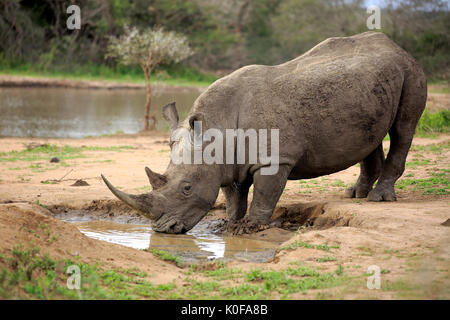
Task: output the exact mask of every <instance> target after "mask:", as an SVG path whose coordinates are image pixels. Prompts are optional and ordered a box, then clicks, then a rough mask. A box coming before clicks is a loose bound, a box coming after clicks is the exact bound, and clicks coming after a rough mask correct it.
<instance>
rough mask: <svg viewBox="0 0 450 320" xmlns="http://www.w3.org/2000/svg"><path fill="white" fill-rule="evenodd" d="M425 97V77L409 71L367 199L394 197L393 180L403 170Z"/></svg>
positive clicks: (392, 199) (395, 179) (385, 199)
mask: <svg viewBox="0 0 450 320" xmlns="http://www.w3.org/2000/svg"><path fill="white" fill-rule="evenodd" d="M426 100H427V88H426V79H425V76H424V75H423V74H421V73H420V72H417V75H416V73H411V74H410V75H409V76H408V77H407V78H406V81H405V83H404V85H403V91H402V97H401V101H400V104H399V107H398V111H397V115H396V117H395V120H394V123H393V125H392V127H391V129H390V130H389V135H390V138H391V144H390V148H389V153H388V155H387V157H386V161H385V163H384V166H383V170H382V171H381V175H380V178H379V179H378V183H377V185H376V187H375V189H373V190H372V191H370V192H369V195H368V200H369V201H383V200H384V201H395V200H396V196H395V191H394V184H395V182H396V181H397V179H398V178H400V176H401V175H402V174H403V172H404V171H405V162H406V157H407V155H408V151H409V148H410V147H411V143H412V140H413V137H414V132H415V129H416V125H417V122H418V121H419V119H420V116H421V115H422V112H423V110H424V109H425V104H426Z"/></svg>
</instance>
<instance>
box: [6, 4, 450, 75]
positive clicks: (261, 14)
mask: <svg viewBox="0 0 450 320" xmlns="http://www.w3.org/2000/svg"><path fill="white" fill-rule="evenodd" d="M382 3H383V6H382V10H381V24H382V30H381V31H383V32H385V33H387V34H388V35H389V36H390V37H391V38H392V39H393V40H394V41H396V42H397V43H398V44H399V45H401V46H402V47H403V48H405V49H406V50H407V51H408V52H410V53H411V54H412V55H414V56H415V57H416V58H417V59H418V60H419V62H420V63H421V64H422V65H423V67H424V68H425V70H426V72H427V74H428V76H432V77H441V78H446V79H448V76H449V61H450V59H449V58H450V54H449V52H450V44H449V43H450V41H449V30H450V14H449V7H448V3H447V1H443V0H405V1H395V0H388V1H385V2H382ZM70 4H77V5H79V6H80V8H81V29H80V30H73V31H72V30H68V29H67V27H66V20H67V17H68V14H67V13H66V8H67V7H68V6H69V5H70ZM366 5H367V2H366V1H363V0H258V1H251V0H40V1H39V0H0V68H1V66H4V67H11V66H12V67H14V66H17V65H21V64H31V65H33V66H34V67H36V68H38V69H42V70H52V69H64V70H70V69H71V68H74V67H77V66H93V65H94V66H98V65H107V66H108V67H111V68H115V67H116V66H115V62H114V61H108V60H105V58H104V54H105V50H106V43H107V39H108V37H109V36H117V35H120V34H121V33H122V32H123V27H124V26H125V25H130V26H136V27H138V28H151V27H158V26H159V27H164V28H165V29H167V30H174V31H177V32H181V33H184V34H185V35H187V36H188V37H189V40H190V43H191V45H192V47H193V48H194V49H195V50H196V54H195V55H194V56H192V57H191V58H190V59H189V60H188V61H186V62H185V63H184V66H183V67H182V68H185V67H186V66H190V68H195V69H200V70H208V71H216V72H217V71H219V73H220V71H222V70H223V71H228V70H232V69H235V68H238V67H240V66H243V65H246V64H252V63H258V64H276V63H280V62H283V61H286V60H289V59H291V58H293V57H296V56H298V55H300V54H302V53H303V52H305V51H306V50H308V49H310V48H311V47H312V46H314V45H315V44H317V43H318V42H320V41H322V40H324V39H326V38H328V37H332V36H347V35H352V34H355V33H359V32H364V31H367V27H366V20H367V18H368V17H369V14H368V13H366ZM163 68H164V69H166V70H170V69H173V68H174V67H173V66H163ZM175 68H180V67H175Z"/></svg>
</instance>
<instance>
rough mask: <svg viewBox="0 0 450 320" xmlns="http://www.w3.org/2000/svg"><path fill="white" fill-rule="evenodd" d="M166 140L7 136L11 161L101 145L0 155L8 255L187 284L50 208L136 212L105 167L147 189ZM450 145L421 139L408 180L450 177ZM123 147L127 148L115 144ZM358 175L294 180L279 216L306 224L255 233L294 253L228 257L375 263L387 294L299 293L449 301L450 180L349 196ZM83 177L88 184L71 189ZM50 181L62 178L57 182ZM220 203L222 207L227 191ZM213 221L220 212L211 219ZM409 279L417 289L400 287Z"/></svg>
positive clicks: (179, 273)
mask: <svg viewBox="0 0 450 320" xmlns="http://www.w3.org/2000/svg"><path fill="white" fill-rule="evenodd" d="M167 142H168V135H167V134H163V133H151V134H145V135H144V134H140V135H116V136H109V137H98V138H86V139H37V138H35V139H33V138H1V139H0V155H2V157H3V158H5V157H6V158H7V157H13V156H14V154H12V153H11V151H14V150H15V151H21V150H25V149H26V148H27V147H28V148H29V147H30V146H36V145H41V144H51V145H56V146H60V147H62V146H65V145H70V146H73V147H83V146H88V147H96V146H97V147H102V148H103V149H101V150H83V151H82V152H81V154H82V156H80V155H79V154H76V155H73V154H67V155H66V156H68V157H67V159H64V160H63V161H62V162H61V163H50V161H49V160H50V157H51V156H52V155H51V154H48V158H45V159H38V160H35V159H34V160H33V159H31V160H30V159H26V160H23V159H22V160H15V161H0V238H1V239H0V253H3V254H5V255H7V254H9V252H10V250H11V248H12V247H13V246H14V245H16V244H19V243H28V242H30V241H34V242H35V243H36V242H37V244H39V245H40V246H41V248H43V249H44V250H45V251H46V252H48V253H49V254H51V255H53V256H55V257H59V258H64V257H70V256H73V255H78V256H80V257H81V258H82V259H83V261H86V262H88V263H90V262H94V261H97V262H99V263H101V265H102V266H104V267H105V268H118V267H120V268H137V269H139V270H143V271H145V272H148V273H149V274H151V281H152V282H154V283H167V282H174V283H180V284H182V283H183V281H184V280H183V278H184V276H183V270H182V269H180V268H178V267H176V266H174V265H173V264H170V263H167V262H164V261H162V260H160V259H158V258H156V257H154V256H153V255H152V254H151V253H149V252H145V251H140V250H134V249H131V248H126V247H123V246H119V245H114V244H110V243H106V242H102V241H98V240H93V239H89V238H87V237H86V236H84V235H83V234H81V233H80V232H79V231H78V230H77V229H76V228H75V227H74V226H73V225H70V224H69V223H65V222H62V221H60V220H57V219H54V218H53V217H52V216H53V214H52V212H50V211H49V210H47V209H46V208H48V209H51V210H52V211H54V212H56V211H59V212H61V211H64V210H66V209H87V210H92V212H93V215H95V212H97V211H98V212H101V214H103V215H108V214H109V215H120V214H123V215H125V216H129V217H133V216H134V217H136V216H137V214H136V213H135V212H133V210H130V209H127V208H126V207H124V206H123V205H121V204H120V203H119V202H118V201H116V200H115V198H114V196H113V195H112V194H111V193H110V192H109V190H108V189H107V188H106V187H105V185H104V184H103V182H102V181H101V179H100V173H103V174H105V175H106V176H107V177H108V178H109V179H110V181H111V182H112V183H113V184H114V185H116V186H118V187H120V188H121V190H123V191H126V192H130V193H141V192H145V191H146V190H148V180H147V177H146V175H145V172H144V167H145V166H149V167H151V168H152V169H153V170H155V171H157V172H164V169H165V168H166V166H167V164H168V162H169V156H170V153H169V147H168V144H167ZM449 144H450V137H449V136H448V135H440V136H439V137H438V138H435V139H425V138H417V139H415V140H414V143H413V149H412V151H410V154H409V155H408V159H407V161H408V163H409V165H407V169H406V171H405V173H404V175H403V178H405V179H417V180H419V179H427V178H430V177H431V175H432V174H433V173H436V172H438V173H442V172H444V174H445V175H446V177H447V180H446V181H448V169H450V168H449V159H450V157H449V156H450V151H449ZM118 146H127V147H126V148H122V149H119V150H114V149H112V147H118ZM430 146H434V147H436V146H437V148H433V147H430ZM388 147H389V141H386V142H385V148H386V149H387V148H388ZM2 152H3V154H2ZM6 153H7V154H6ZM70 156H73V157H70ZM442 170H447V171H442ZM358 174H359V168H358V167H357V166H353V167H351V168H349V169H347V170H345V171H342V172H339V173H336V174H333V175H329V176H326V177H321V178H317V179H313V180H306V181H300V182H299V181H289V182H288V184H287V186H286V189H285V192H284V194H283V195H282V198H281V200H280V202H279V204H278V206H277V209H276V210H275V212H274V216H273V218H274V219H275V218H277V217H282V218H284V220H286V221H288V220H296V219H297V218H296V217H302V218H301V219H299V220H301V221H302V223H305V226H304V227H301V228H300V229H299V230H298V231H297V232H287V231H284V230H281V229H279V228H272V229H269V230H265V231H263V232H261V233H258V234H256V235H252V237H256V238H261V239H277V240H280V239H283V240H286V239H287V241H286V242H285V243H284V244H283V245H281V248H283V247H286V246H288V245H290V244H294V249H293V250H280V252H279V253H278V254H277V255H276V257H275V259H274V260H273V261H271V262H269V263H265V264H262V265H260V264H258V265H257V264H255V263H246V262H242V261H235V262H230V263H229V267H230V268H240V269H243V270H250V269H252V268H254V267H255V266H257V267H258V268H267V269H271V270H282V269H285V268H287V267H288V266H290V265H292V264H293V263H298V262H301V263H305V264H307V265H311V266H314V267H316V268H318V269H319V270H324V271H327V270H333V269H336V267H338V266H339V265H341V266H343V268H344V270H345V271H346V272H347V273H349V274H353V275H361V274H364V272H366V270H367V268H368V267H369V266H371V265H377V266H379V267H380V269H382V270H384V273H383V274H382V275H381V277H382V287H383V286H384V288H385V290H369V289H367V287H366V284H365V280H364V281H359V282H358V281H357V282H354V281H352V282H351V283H349V284H348V285H342V286H339V287H337V288H333V289H329V290H327V291H324V292H321V293H320V295H317V293H314V292H313V293H308V294H306V295H304V294H298V295H294V296H291V298H300V299H303V298H314V297H316V298H317V297H319V298H345V299H349V298H382V299H394V298H431V299H434V298H446V299H448V298H450V280H449V276H450V271H449V268H450V229H449V226H448V222H447V226H445V225H443V223H444V222H445V221H447V220H448V219H449V218H450V210H449V205H450V197H449V196H448V188H449V186H448V182H447V183H446V184H445V185H443V186H442V185H440V188H444V189H445V190H447V191H446V192H444V194H442V192H435V191H433V190H435V189H430V190H431V191H430V192H428V194H427V192H424V189H420V188H419V189H415V188H413V187H407V188H405V189H397V197H398V201H397V202H395V203H370V202H367V201H366V200H365V199H344V198H343V191H344V189H345V187H346V186H347V185H349V184H351V183H353V182H355V180H356V179H357V176H358ZM407 177H409V178H407ZM78 179H82V180H84V181H85V182H87V183H88V186H72V184H74V182H76V181H77V180H78ZM49 181H54V182H55V181H56V183H54V184H49ZM426 190H428V189H425V191H426ZM424 193H425V194H424ZM250 198H251V194H250ZM38 204H40V205H38ZM43 206H45V207H46V208H44V207H43ZM216 206H217V207H219V208H223V196H222V195H219V198H218V200H217V204H216ZM217 212H218V213H217V216H220V217H223V210H222V211H220V210H219V211H217ZM214 217H215V215H214V214H212V215H210V216H208V219H212V218H214ZM297 220H298V219H297ZM42 223H45V224H46V225H48V226H49V228H50V230H51V233H52V234H55V235H57V237H56V238H57V240H55V241H48V238H46V237H45V236H41V237H40V238H38V239H36V237H33V235H32V234H30V232H29V231H28V230H30V229H39V228H38V226H39V225H40V224H42ZM444 224H445V223H444ZM298 242H302V243H303V242H307V243H311V244H327V245H329V246H338V248H333V249H332V250H331V251H330V252H323V251H320V250H314V249H310V248H305V247H301V246H300V247H296V246H295V243H298ZM324 256H333V259H334V260H333V261H329V262H326V263H323V262H322V263H321V262H318V259H319V258H321V257H324ZM230 281H231V280H230ZM236 281H237V280H236ZM405 283H406V284H408V285H404V286H407V287H408V288H409V289H405V288H404V286H400V285H399V284H405ZM395 285H397V286H395ZM389 286H390V287H389ZM410 287H412V288H414V289H410Z"/></svg>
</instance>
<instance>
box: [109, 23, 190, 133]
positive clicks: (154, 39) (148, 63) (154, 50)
mask: <svg viewBox="0 0 450 320" xmlns="http://www.w3.org/2000/svg"><path fill="white" fill-rule="evenodd" d="M192 54H193V51H192V49H191V48H190V47H189V44H188V42H187V39H186V37H185V36H183V35H181V34H178V33H175V32H172V31H171V32H168V31H164V30H163V29H162V28H161V29H156V30H152V29H148V30H145V31H139V30H138V29H136V28H128V27H127V28H126V30H125V33H124V34H123V35H122V36H120V37H118V38H116V37H110V38H109V44H108V48H107V54H106V57H111V58H115V59H117V61H118V62H119V63H120V64H123V65H138V66H140V67H141V69H142V71H143V72H144V76H145V87H146V96H147V101H146V104H145V127H144V130H149V129H150V125H149V113H150V105H151V95H152V91H151V86H150V75H151V73H152V70H153V69H154V68H155V67H156V66H158V65H160V64H161V63H172V62H175V63H178V62H180V61H181V60H184V59H186V58H188V57H189V56H191V55H192ZM154 126H155V123H154V122H153V124H152V129H153V128H154Z"/></svg>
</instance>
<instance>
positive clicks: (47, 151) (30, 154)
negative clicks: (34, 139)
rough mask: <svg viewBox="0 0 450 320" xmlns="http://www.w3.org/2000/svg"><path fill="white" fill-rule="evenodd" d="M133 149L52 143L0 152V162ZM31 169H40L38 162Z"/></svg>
mask: <svg viewBox="0 0 450 320" xmlns="http://www.w3.org/2000/svg"><path fill="white" fill-rule="evenodd" d="M130 149H133V147H131V146H114V147H98V146H82V147H74V146H69V145H65V146H56V145H52V144H45V145H43V146H39V147H36V148H32V149H25V150H22V151H9V152H0V162H14V161H38V160H50V158H51V157H58V158H59V159H60V160H68V159H76V158H85V157H86V155H85V154H84V152H88V151H118V152H120V151H123V150H130ZM30 168H31V169H41V168H42V166H41V165H40V164H31V165H30Z"/></svg>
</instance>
